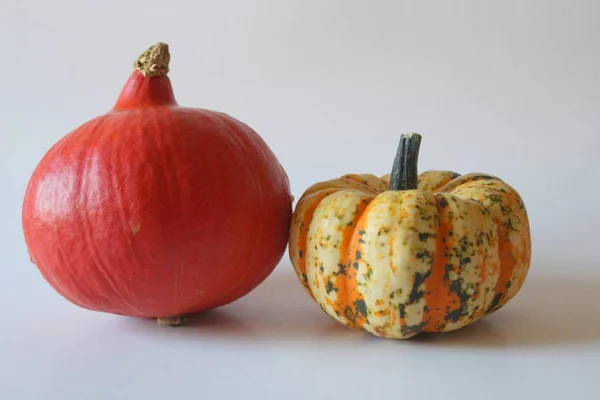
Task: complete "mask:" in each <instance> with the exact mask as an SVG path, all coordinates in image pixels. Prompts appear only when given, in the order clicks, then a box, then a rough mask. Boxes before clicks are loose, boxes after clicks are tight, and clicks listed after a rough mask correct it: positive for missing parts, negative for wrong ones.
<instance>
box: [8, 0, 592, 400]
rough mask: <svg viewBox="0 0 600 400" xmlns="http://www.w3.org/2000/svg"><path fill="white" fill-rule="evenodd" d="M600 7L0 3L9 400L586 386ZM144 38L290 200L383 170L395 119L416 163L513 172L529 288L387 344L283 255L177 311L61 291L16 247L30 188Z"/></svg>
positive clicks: (186, 91)
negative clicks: (107, 309) (460, 321)
mask: <svg viewBox="0 0 600 400" xmlns="http://www.w3.org/2000/svg"><path fill="white" fill-rule="evenodd" d="M599 21H600V2H599V1H597V0H588V1H586V0H572V1H541V0H540V1H524V0H510V1H507V0H504V1H412V2H409V1H397V0H396V1H358V0H354V1H342V0H335V1H334V0H328V1H316V0H310V1H309V0H302V1H294V2H292V1H284V0H281V1H275V0H272V1H241V0H239V1H199V0H196V1H186V2H183V1H171V0H170V1H165V0H163V1H150V0H145V1H138V0H135V1H126V0H119V1H113V0H103V1H93V2H92V1H75V0H74V1H66V0H53V1H45V0H44V1H43V0H22V1H19V0H0V37H2V42H1V43H2V44H1V47H0V52H1V54H2V58H1V61H0V71H1V72H2V77H1V79H0V135H1V138H0V166H1V174H2V176H1V179H2V180H1V182H2V190H1V197H0V202H1V203H0V221H1V222H0V224H1V225H0V227H1V228H0V259H1V261H2V264H1V268H2V269H1V276H0V307H1V311H2V315H1V316H0V398H1V399H3V400H4V399H7V400H12V399H137V398H139V399H142V398H143V399H154V398H157V399H164V398H184V397H183V396H185V398H207V399H213V398H214V399H230V398H231V399H234V398H265V399H284V398H285V399H335V398H339V399H352V398H360V399H376V398H398V399H403V398H411V399H421V398H423V399H430V398H434V397H437V398H440V399H454V398H457V399H458V398H460V399H470V398H478V399H505V398H515V399H517V398H518V399H520V398H536V399H537V398H540V399H542V398H547V399H559V398H567V397H568V398H570V397H573V396H577V395H581V396H583V398H596V397H597V396H598V393H597V385H596V382H597V374H598V372H600V263H599V262H598V256H597V249H598V239H600V234H599V233H598V232H600V215H599V212H598V202H599V199H600V189H599V187H600V186H599V185H598V183H599V181H598V175H599V173H600V162H599V161H598V158H597V157H598V156H597V152H598V149H599V148H600V139H599V138H600V72H599V71H600V23H599ZM157 41H165V42H167V43H169V44H170V47H171V54H172V62H171V73H170V76H171V79H172V82H173V85H174V88H175V93H176V97H177V99H178V101H179V103H180V104H182V105H188V106H194V107H200V108H210V109H215V110H219V111H225V112H227V113H229V114H230V115H233V116H235V117H236V118H238V119H240V120H242V121H244V122H246V123H248V124H249V125H250V126H252V127H253V128H254V129H255V130H256V131H257V132H259V133H260V134H261V135H262V136H263V137H264V139H265V140H266V141H267V142H268V143H269V145H270V146H271V148H272V149H273V150H274V152H275V153H276V154H277V156H278V157H279V159H280V161H281V162H282V164H283V165H284V167H285V168H286V170H287V172H288V174H289V176H290V179H291V182H292V189H293V193H294V195H296V197H298V196H299V195H300V194H301V192H302V191H303V189H304V188H306V187H307V186H308V185H310V184H311V183H313V182H315V181H318V180H323V179H328V178H332V177H335V176H338V175H341V174H344V173H348V172H373V173H377V174H384V173H386V172H388V170H389V168H390V167H391V164H392V158H393V155H394V152H395V148H396V145H397V141H398V139H399V135H400V134H401V133H403V132H409V131H415V132H419V133H421V134H422V135H423V137H424V140H423V144H422V146H421V155H420V169H421V171H423V170H426V169H452V170H456V171H459V172H463V173H464V172H471V171H483V172H488V173H492V174H496V175H498V176H500V177H502V178H503V179H505V180H506V181H507V182H509V183H510V184H511V185H513V186H514V187H515V188H517V190H518V191H519V192H520V193H521V195H522V196H523V198H524V199H525V203H526V206H527V208H528V211H529V215H530V219H531V225H532V238H533V262H532V266H531V272H530V275H529V278H528V280H527V282H526V284H525V286H524V288H523V290H522V292H521V293H520V294H519V295H518V296H517V298H515V300H514V301H513V302H511V303H510V304H509V305H508V306H507V307H505V308H504V309H502V310H501V311H500V312H498V313H496V314H494V315H492V316H490V317H489V318H486V319H484V320H483V321H480V322H479V323H477V324H475V325H473V326H471V327H469V328H465V329H464V330H462V331H458V332H456V333H453V334H445V335H438V336H433V337H423V338H418V339H416V340H410V341H401V342H399V341H389V340H383V339H376V338H374V337H371V336H369V335H368V334H361V333H357V332H352V331H349V330H347V329H345V328H344V327H342V326H341V325H338V324H337V323H336V322H334V321H333V320H331V319H329V318H328V317H327V316H326V315H325V314H324V313H322V312H321V310H320V309H319V308H318V306H316V305H315V304H313V303H312V302H311V301H310V299H309V298H308V296H307V295H306V294H305V293H304V292H303V289H302V288H301V286H300V284H299V283H298V282H297V281H296V280H295V277H294V276H293V275H292V274H291V266H290V263H289V261H288V259H287V256H285V257H284V259H283V260H282V263H281V265H280V266H279V267H278V268H277V270H276V271H275V273H274V274H273V275H272V276H271V277H270V278H269V279H267V281H265V282H264V284H263V285H261V286H260V287H259V288H257V289H256V290H255V291H254V292H252V293H251V294H250V295H248V296H247V297H245V298H243V299H241V300H239V301H237V302H236V303H234V304H232V305H230V306H226V307H224V308H222V309H220V310H218V311H214V312H211V313H208V314H206V315H205V316H203V317H201V318H199V319H198V320H197V321H196V323H194V324H193V326H190V327H186V328H182V329H167V328H161V327H158V326H156V325H155V324H154V323H152V322H150V321H140V320H133V319H129V318H123V317H116V316H111V315H104V314H99V313H93V312H89V311H84V310H81V309H78V308H77V307H75V306H73V305H71V304H70V303H67V302H66V300H63V299H62V298H61V297H60V296H58V295H57V294H55V293H54V292H53V291H52V289H51V288H50V287H49V286H48V285H47V284H46V283H45V282H44V281H43V279H42V278H41V276H40V275H39V273H38V272H37V270H36V269H35V267H34V266H33V265H31V264H30V263H29V262H28V259H27V254H26V250H25V246H24V241H23V236H22V231H21V224H20V208H21V202H22V199H23V194H24V189H25V185H26V183H27V180H28V179H29V176H30V174H31V172H32V170H33V168H34V167H35V165H36V163H37V162H38V161H39V159H40V158H41V157H42V155H43V154H44V152H45V151H46V150H47V149H48V148H49V147H50V146H51V145H52V144H53V143H54V142H55V141H56V140H58V139H59V138H60V137H61V136H63V135H64V134H66V133H67V132H68V131H70V130H72V129H73V128H75V127H77V126H78V125H80V124H81V123H83V122H85V121H86V120H87V119H90V118H92V117H94V116H96V115H98V114H101V113H104V112H105V111H107V110H108V109H110V107H111V106H112V105H113V103H114V101H115V100H116V97H117V95H118V93H119V91H120V89H121V87H122V85H123V84H124V83H125V80H126V79H127V77H128V75H129V73H130V71H131V66H132V62H133V60H134V59H135V58H136V57H137V56H138V55H139V53H141V52H142V51H143V50H145V49H146V48H147V47H148V46H149V45H151V44H153V43H155V42H157Z"/></svg>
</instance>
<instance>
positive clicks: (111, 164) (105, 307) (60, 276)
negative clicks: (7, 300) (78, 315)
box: [22, 43, 292, 325]
mask: <svg viewBox="0 0 600 400" xmlns="http://www.w3.org/2000/svg"><path fill="white" fill-rule="evenodd" d="M169 61H170V53H169V48H168V46H167V45H166V44H164V43H158V44H156V45H154V46H152V47H150V48H149V49H148V50H147V51H146V52H144V54H142V55H141V56H140V57H139V58H138V59H137V61H136V62H135V66H134V71H133V73H132V74H131V76H130V77H129V80H128V81H127V83H126V84H125V86H124V87H123V89H122V91H121V94H120V96H119V98H118V100H117V102H116V104H115V105H114V107H113V108H112V109H111V110H110V111H108V112H107V113H105V114H103V115H100V116H98V117H97V118H94V119H92V120H90V121H88V122H86V123H85V124H83V125H82V126H80V127H78V128H77V129H75V130H74V131H72V132H70V133H69V134H67V135H66V136H64V137H63V138H61V139H60V140H59V141H58V142H57V143H56V144H55V145H54V146H52V148H51V149H50V150H49V151H48V152H47V153H46V155H45V156H44V157H43V158H42V160H41V161H40V162H39V164H38V165H37V166H36V168H35V171H34V172H33V174H32V176H31V179H30V181H29V184H28V187H27V190H26V194H25V198H24V203H23V214H22V222H23V230H24V236H25V241H26V244H27V248H28V250H29V253H30V258H31V260H32V261H33V262H34V263H35V264H36V266H37V268H38V269H39V271H40V272H41V274H42V275H43V276H44V278H45V279H46V280H47V281H48V283H49V284H50V285H51V286H52V287H53V288H54V289H55V290H56V291H57V292H58V293H60V294H61V295H62V296H64V297H65V298H66V299H68V300H69V301H71V302H73V303H75V304H77V305H79V306H81V307H84V308H86V309H90V310H95V311H101V312H107V313H114V314H120V315H126V316H135V317H146V318H158V321H159V323H160V324H164V325H178V324H181V323H182V322H183V319H184V317H185V316H186V315H188V314H193V313H198V312H201V311H203V310H207V309H210V308H215V307H218V306H221V305H224V304H227V303H230V302H232V301H234V300H236V299H238V298H240V297H242V296H244V295H245V294H247V293H248V292H250V291H251V290H253V289H254V288H255V287H256V286H257V285H258V284H260V283H261V282H262V281H263V280H265V279H266V278H267V276H268V275H269V274H270V273H271V272H272V271H273V269H274V268H275V266H276V265H277V264H278V262H279V260H280V259H281V257H282V256H283V253H284V251H285V249H286V245H287V239H288V232H289V222H290V217H291V213H292V197H291V193H290V188H289V181H288V177H287V175H286V173H285V171H284V169H283V167H282V166H281V164H280V163H279V161H278V160H277V158H276V156H275V154H274V153H273V152H272V151H271V149H270V148H269V147H268V145H267V144H266V143H265V141H264V140H263V139H262V138H261V137H260V136H259V135H258V134H257V133H256V132H255V131H254V130H253V129H252V128H250V127H249V126H248V125H246V124H244V123H243V122H241V121H239V120H236V119H235V118H233V117H231V116H228V115H226V114H224V113H221V112H216V111H211V110H206V109H195V108H187V107H183V106H180V105H178V104H177V102H176V100H175V96H174V94H173V90H172V86H171V81H170V79H169V77H168V76H167V73H168V71H169Z"/></svg>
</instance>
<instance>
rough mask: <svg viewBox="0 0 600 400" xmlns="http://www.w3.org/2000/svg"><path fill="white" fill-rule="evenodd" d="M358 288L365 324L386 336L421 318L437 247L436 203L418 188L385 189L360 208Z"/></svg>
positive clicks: (400, 334) (411, 330)
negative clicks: (366, 311)
mask: <svg viewBox="0 0 600 400" xmlns="http://www.w3.org/2000/svg"><path fill="white" fill-rule="evenodd" d="M361 220H365V221H360V222H359V228H360V227H362V226H364V233H363V234H362V235H361V238H362V240H363V241H364V243H362V249H363V253H362V259H361V260H360V261H359V274H358V277H359V290H360V291H361V292H362V295H363V297H364V299H365V303H366V305H367V309H369V311H370V314H369V324H367V325H366V326H365V329H366V330H368V331H369V332H371V333H374V334H378V335H381V336H386V337H394V338H407V337H410V336H413V335H414V334H416V333H418V332H419V331H420V328H421V324H422V322H423V311H424V306H425V300H424V298H423V292H424V290H425V285H424V280H425V279H426V277H427V276H429V274H430V271H431V267H432V263H433V253H434V250H435V240H434V239H435V229H436V228H437V207H436V204H435V201H434V198H433V196H432V195H431V194H429V193H425V192H422V191H389V192H385V193H382V194H381V195H379V196H378V197H377V198H376V199H375V200H374V201H373V202H372V203H371V204H370V206H369V208H368V209H367V211H366V212H365V213H364V214H363V216H362V218H361Z"/></svg>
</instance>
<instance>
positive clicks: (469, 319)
mask: <svg viewBox="0 0 600 400" xmlns="http://www.w3.org/2000/svg"><path fill="white" fill-rule="evenodd" d="M420 141H421V137H420V136H419V135H418V134H407V135H403V137H402V139H401V142H400V146H399V148H398V154H397V156H396V160H395V163H394V168H393V170H392V174H391V175H386V176H383V177H380V178H379V177H377V176H375V175H371V174H364V175H356V174H349V175H345V176H342V177H340V178H337V179H333V180H329V181H324V182H319V183H316V184H314V185H313V186H311V187H310V188H308V189H307V190H306V191H305V192H304V194H303V195H302V196H301V198H300V199H299V202H298V204H297V206H296V208H295V210H294V214H293V217H292V224H291V228H290V243H289V255H290V258H291V261H292V265H293V266H294V269H295V271H296V273H297V275H298V278H299V279H300V281H301V282H302V284H303V285H304V287H305V288H306V290H307V291H308V293H309V294H310V295H311V296H312V297H313V299H314V300H315V301H316V302H317V303H318V304H319V305H320V306H321V308H322V309H323V310H324V311H325V312H326V313H327V314H329V315H330V316H331V317H333V318H334V319H336V320H337V321H339V322H341V323H342V324H344V325H347V326H349V327H351V328H356V329H363V330H366V331H368V332H370V333H372V334H374V335H377V336H382V337H388V338H398V339H404V338H409V337H412V336H414V335H416V334H419V333H421V332H446V331H452V330H455V329H458V328H461V327H464V326H466V325H468V324H470V323H473V322H475V321H477V320H478V319H480V318H482V317H483V316H485V315H487V314H489V313H491V312H493V311H495V310H498V309H499V308H501V307H502V306H504V305H505V304H506V303H507V302H508V301H509V300H510V299H512V298H513V297H514V296H515V295H516V294H517V292H518V291H519V290H520V289H521V287H522V285H523V282H524V280H525V278H526V275H527V272H528V270H529V264H530V259H531V239H530V228H529V221H528V217H527V211H526V209H525V205H524V203H523V200H522V199H521V197H520V195H519V194H518V193H517V191H516V190H515V189H513V188H512V187H511V186H509V185H508V184H507V183H505V182H504V181H502V180H501V179H500V178H497V177H495V176H491V175H488V174H481V173H472V174H468V175H459V174H457V173H455V172H450V171H427V172H424V173H422V174H420V175H417V159H418V150H419V147H420Z"/></svg>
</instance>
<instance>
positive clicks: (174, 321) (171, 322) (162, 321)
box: [156, 315, 185, 326]
mask: <svg viewBox="0 0 600 400" xmlns="http://www.w3.org/2000/svg"><path fill="white" fill-rule="evenodd" d="M156 322H157V323H158V325H160V326H179V325H183V324H184V322H185V317H184V316H182V315H179V316H175V317H159V318H157V319H156Z"/></svg>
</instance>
